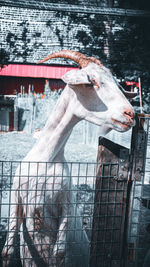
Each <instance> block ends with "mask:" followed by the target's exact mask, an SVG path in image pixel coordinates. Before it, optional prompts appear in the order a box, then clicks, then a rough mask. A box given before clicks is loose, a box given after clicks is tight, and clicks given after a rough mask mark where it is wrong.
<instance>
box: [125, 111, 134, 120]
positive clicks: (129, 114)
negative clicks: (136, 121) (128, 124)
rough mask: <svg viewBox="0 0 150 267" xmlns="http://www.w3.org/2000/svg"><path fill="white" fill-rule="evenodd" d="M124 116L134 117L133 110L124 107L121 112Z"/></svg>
mask: <svg viewBox="0 0 150 267" xmlns="http://www.w3.org/2000/svg"><path fill="white" fill-rule="evenodd" d="M123 114H124V115H125V116H126V117H130V118H131V119H133V118H134V112H133V111H132V110H131V109H126V110H125V111H124V113H123Z"/></svg>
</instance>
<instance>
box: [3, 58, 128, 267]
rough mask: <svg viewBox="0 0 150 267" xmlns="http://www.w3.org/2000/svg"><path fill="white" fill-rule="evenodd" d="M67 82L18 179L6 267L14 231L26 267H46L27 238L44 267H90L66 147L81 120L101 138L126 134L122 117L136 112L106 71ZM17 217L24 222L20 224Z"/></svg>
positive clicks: (89, 70) (93, 69)
mask: <svg viewBox="0 0 150 267" xmlns="http://www.w3.org/2000/svg"><path fill="white" fill-rule="evenodd" d="M80 73H81V77H80ZM83 73H84V74H83ZM63 79H64V80H65V81H67V82H68V84H69V85H67V86H66V88H65V89H64V91H63V93H62V95H61V96H60V98H59V100H58V102H57V104H56V107H55V109H54V111H53V113H52V114H51V116H50V117H49V119H48V121H47V123H46V125H45V127H44V129H43V131H42V132H41V134H40V138H39V139H38V140H37V143H36V144H35V145H34V146H33V148H32V149H31V151H30V152H29V153H28V155H27V156H26V157H25V158H24V160H23V162H22V164H21V170H20V167H18V169H17V171H16V175H15V177H14V181H13V186H12V192H11V206H10V221H9V227H8V229H9V233H8V236H7V240H6V243H5V247H4V249H3V257H4V260H3V266H8V262H9V257H10V256H11V255H13V250H14V246H13V242H14V238H15V231H16V232H19V231H20V255H21V258H22V264H23V266H26V267H31V266H41V265H42V263H41V265H38V264H40V262H39V263H38V262H36V260H35V259H34V257H33V255H32V253H31V251H30V248H29V244H28V240H27V239H28V238H27V237H28V234H29V237H30V238H31V240H32V242H33V245H34V247H35V249H36V250H37V251H38V253H39V255H40V256H41V258H42V259H43V260H44V262H45V266H49V267H52V266H55V267H56V266H57V267H58V266H66V267H69V266H72V267H73V266H74V267H79V266H80V267H88V262H89V254H90V253H89V241H88V238H87V235H86V232H85V230H84V229H83V226H82V221H81V218H80V216H79V214H78V215H77V214H76V211H75V206H74V204H73V203H74V195H73V193H72V191H71V188H72V181H71V177H70V175H69V171H68V166H67V163H65V158H64V147H65V144H66V142H67V140H68V138H69V136H70V134H71V131H72V129H73V127H74V126H75V124H76V123H78V122H79V121H80V120H82V119H85V120H88V121H90V122H92V123H95V124H97V125H99V126H100V127H101V131H102V132H103V133H107V132H108V131H110V130H111V129H115V130H117V131H122V132H124V131H126V130H128V129H129V128H130V127H131V126H132V124H133V123H132V120H131V119H130V117H129V116H125V115H124V112H125V110H128V111H131V112H133V109H132V107H131V105H130V103H129V102H128V100H127V99H126V98H125V96H124V95H123V94H122V93H121V91H120V90H119V88H118V86H117V84H116V82H115V80H114V78H113V76H112V75H111V73H110V71H109V70H108V69H106V68H105V67H100V66H98V65H96V64H94V63H91V64H89V65H88V67H86V68H84V69H83V70H82V71H81V72H80V71H78V72H77V76H76V71H73V72H70V74H69V73H67V74H66V77H65V76H64V77H63ZM79 80H80V81H81V83H80V82H79ZM84 81H85V83H84ZM89 81H90V82H89ZM91 81H92V82H91ZM120 122H121V123H120ZM33 161H34V162H40V163H39V165H38V166H37V164H35V163H31V164H30V165H29V164H27V163H25V162H33ZM42 162H43V163H42ZM44 162H49V164H45V163H44ZM57 162H63V163H64V164H65V165H63V164H62V163H57ZM62 172H63V177H62ZM20 173H21V176H20ZM26 204H28V205H27V206H26ZM58 204H59V205H58ZM17 207H20V208H19V209H17ZM58 207H60V209H59V208H58ZM36 212H37V214H36ZM35 214H36V218H35V219H33V215H34V217H35ZM17 216H20V219H19V220H17ZM38 227H39V228H38ZM39 229H40V230H39ZM74 233H75V234H74ZM26 234H27V237H25V235H26ZM73 242H74V243H73ZM75 254H76V256H74V255H75ZM56 257H57V259H56ZM6 259H8V261H6Z"/></svg>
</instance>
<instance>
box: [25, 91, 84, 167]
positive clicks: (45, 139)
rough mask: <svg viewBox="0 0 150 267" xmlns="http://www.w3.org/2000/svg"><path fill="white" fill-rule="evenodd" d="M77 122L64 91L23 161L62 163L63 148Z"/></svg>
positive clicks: (67, 94) (68, 96)
mask: <svg viewBox="0 0 150 267" xmlns="http://www.w3.org/2000/svg"><path fill="white" fill-rule="evenodd" d="M78 121H79V119H78V118H77V117H75V116H74V115H73V114H72V112H71V109H70V94H69V92H67V90H65V91H64V92H63V93H62V95H61V96H60V98H59V100H58V102H57V104H56V106H55V108H54V110H53V112H52V113H51V115H50V117H49V119H48V121H47V123H46V125H45V127H44V129H43V131H42V132H41V135H40V139H39V140H38V142H37V143H36V144H35V145H34V147H33V149H32V150H31V151H30V152H29V154H28V155H27V157H26V159H25V160H28V161H44V162H53V161H55V162H62V161H64V160H65V159H64V147H65V144H66V142H67V140H68V138H69V136H70V134H71V131H72V128H73V127H74V125H75V124H76V123H77V122H78Z"/></svg>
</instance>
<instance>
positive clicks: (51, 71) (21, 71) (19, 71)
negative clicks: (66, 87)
mask: <svg viewBox="0 0 150 267" xmlns="http://www.w3.org/2000/svg"><path fill="white" fill-rule="evenodd" d="M72 69H77V68H72V67H63V66H41V65H19V64H9V65H8V66H5V67H4V68H2V69H0V76H17V77H32V78H49V79H60V78H61V77H62V76H63V75H64V74H65V73H66V72H67V71H69V70H72Z"/></svg>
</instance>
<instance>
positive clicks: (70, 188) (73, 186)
mask: <svg viewBox="0 0 150 267" xmlns="http://www.w3.org/2000/svg"><path fill="white" fill-rule="evenodd" d="M16 169H17V171H16ZM106 169H109V174H108V173H107V175H106V173H105V171H106ZM114 170H115V171H114ZM118 170H119V169H118V163H116V164H110V165H108V164H105V163H104V165H103V170H102V172H101V174H100V173H98V165H97V164H96V163H55V164H54V163H53V164H51V163H43V162H38V163H37V162H32V163H31V162H0V173H1V174H0V175H1V198H0V200H1V209H0V212H1V223H0V242H1V246H0V247H1V250H2V248H3V262H4V264H5V266H9V264H10V263H11V264H12V266H14V265H15V266H16V264H17V266H41V265H42V266H67V267H68V266H74V267H75V266H80V267H88V266H93V267H95V266H120V265H110V262H111V260H113V262H117V263H119V264H120V260H121V253H120V250H121V249H120V248H121V242H122V239H121V238H120V235H121V231H122V229H123V228H122V224H123V220H122V215H123V213H124V209H123V201H124V192H125V191H124V187H125V183H118V181H116V178H115V177H116V175H118ZM96 179H99V180H100V181H101V182H100V183H101V187H100V190H98V191H99V194H100V195H99V199H96V194H95V192H96V191H95V185H96ZM125 194H126V193H125ZM110 196H111V197H110ZM99 202H101V204H100V205H101V206H100V209H101V211H100V214H96V213H95V211H94V210H95V207H96V205H99ZM110 210H111V211H112V212H111V213H110ZM96 221H98V222H99V221H101V229H99V228H95V227H94V225H96V224H95V223H96ZM6 234H7V235H6ZM95 235H96V236H97V239H96V240H95ZM4 244H5V245H4ZM117 249H119V250H117ZM100 250H101V251H102V252H101V255H100V257H99V251H100ZM118 251H119V252H118ZM112 254H113V258H112V259H111V255H112ZM93 259H94V262H93ZM108 260H109V265H108Z"/></svg>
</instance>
